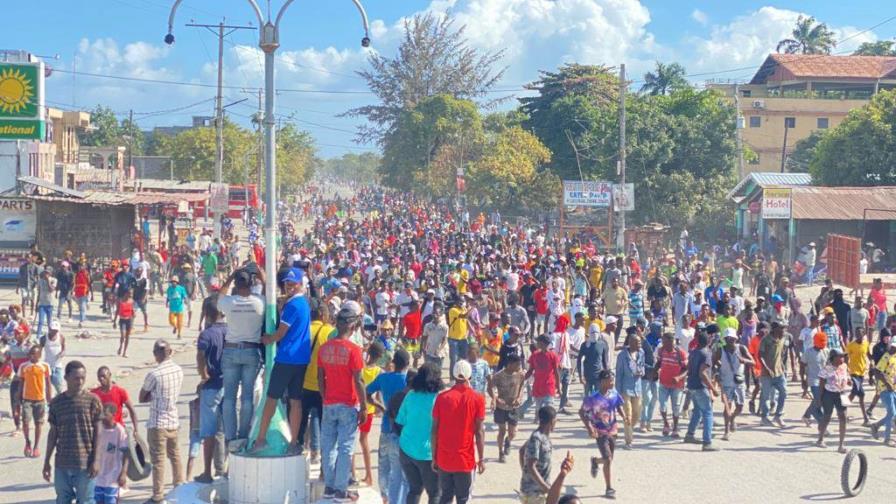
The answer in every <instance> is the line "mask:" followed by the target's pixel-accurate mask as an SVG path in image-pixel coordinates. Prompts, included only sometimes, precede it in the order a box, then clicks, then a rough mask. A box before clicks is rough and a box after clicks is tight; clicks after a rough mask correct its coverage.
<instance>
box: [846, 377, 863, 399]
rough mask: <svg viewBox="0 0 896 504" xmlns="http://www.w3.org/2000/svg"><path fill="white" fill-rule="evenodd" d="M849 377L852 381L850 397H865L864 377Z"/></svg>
mask: <svg viewBox="0 0 896 504" xmlns="http://www.w3.org/2000/svg"><path fill="white" fill-rule="evenodd" d="M849 377H850V379H851V380H852V391H851V392H850V395H853V396H856V397H865V387H864V385H863V383H864V382H865V377H864V376H861V375H850V376H849Z"/></svg>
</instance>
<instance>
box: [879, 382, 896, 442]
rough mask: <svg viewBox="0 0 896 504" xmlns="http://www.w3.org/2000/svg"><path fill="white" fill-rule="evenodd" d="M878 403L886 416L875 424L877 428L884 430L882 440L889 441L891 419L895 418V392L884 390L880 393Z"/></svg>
mask: <svg viewBox="0 0 896 504" xmlns="http://www.w3.org/2000/svg"><path fill="white" fill-rule="evenodd" d="M880 402H881V404H883V406H884V409H886V410H887V415H886V416H885V417H883V418H882V419H881V420H879V421H878V422H877V425H878V427H883V428H884V440H886V441H889V440H890V433H892V432H893V418H894V417H896V392H890V391H889V390H884V391H883V392H881V393H880Z"/></svg>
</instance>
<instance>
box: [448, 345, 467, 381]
mask: <svg viewBox="0 0 896 504" xmlns="http://www.w3.org/2000/svg"><path fill="white" fill-rule="evenodd" d="M469 347H470V345H469V343H467V340H465V339H462V340H455V339H449V340H448V377H449V379H450V378H454V377H453V376H451V373H453V372H454V363H455V362H457V361H458V359H466V358H467V349H468V348H469Z"/></svg>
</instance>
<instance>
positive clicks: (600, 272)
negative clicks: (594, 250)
mask: <svg viewBox="0 0 896 504" xmlns="http://www.w3.org/2000/svg"><path fill="white" fill-rule="evenodd" d="M603 278H604V269H603V268H602V267H601V266H600V265H597V266H594V267H593V268H591V273H590V275H589V278H588V280H590V281H591V286H592V287H594V288H595V289H600V281H601V280H603Z"/></svg>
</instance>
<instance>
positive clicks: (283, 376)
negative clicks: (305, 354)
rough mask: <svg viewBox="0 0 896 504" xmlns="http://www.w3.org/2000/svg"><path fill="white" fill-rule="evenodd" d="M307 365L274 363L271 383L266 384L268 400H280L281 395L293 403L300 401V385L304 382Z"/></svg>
mask: <svg viewBox="0 0 896 504" xmlns="http://www.w3.org/2000/svg"><path fill="white" fill-rule="evenodd" d="M307 367H308V365H307V364H284V363H282V362H275V363H274V368H273V369H272V370H271V382H270V384H268V398H270V399H280V398H282V397H283V393H284V392H286V393H287V396H288V397H289V398H290V399H292V400H293V401H298V400H301V399H302V384H303V383H304V381H305V369H306V368H307Z"/></svg>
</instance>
